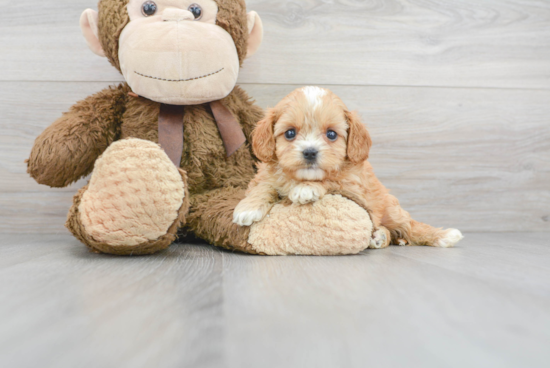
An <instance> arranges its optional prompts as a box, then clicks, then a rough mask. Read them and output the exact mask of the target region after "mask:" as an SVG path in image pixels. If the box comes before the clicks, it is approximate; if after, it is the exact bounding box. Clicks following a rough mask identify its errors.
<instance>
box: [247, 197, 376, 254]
mask: <svg viewBox="0 0 550 368" xmlns="http://www.w3.org/2000/svg"><path fill="white" fill-rule="evenodd" d="M372 230H373V229H372V222H371V221H370V218H369V215H368V213H367V212H366V211H365V210H364V209H363V208H361V207H360V206H359V205H357V204H355V203H354V202H351V201H350V200H348V199H345V198H343V197H342V196H340V195H327V196H325V197H324V198H323V199H322V200H321V201H318V202H315V203H312V204H309V205H296V204H292V205H288V204H286V205H285V204H277V205H275V206H274V207H273V208H272V209H271V212H270V213H269V215H268V217H266V218H265V219H264V220H263V221H262V222H260V223H258V224H256V225H254V226H252V228H251V230H250V237H249V239H248V241H249V243H250V244H251V245H252V248H253V249H254V250H255V251H256V252H258V253H263V254H267V255H279V256H282V255H293V254H299V255H316V256H328V255H344V254H357V253H359V252H361V251H362V250H364V249H367V248H368V247H369V243H370V239H371V234H372Z"/></svg>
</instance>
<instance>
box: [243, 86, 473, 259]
mask: <svg viewBox="0 0 550 368" xmlns="http://www.w3.org/2000/svg"><path fill="white" fill-rule="evenodd" d="M253 142H254V144H253V146H254V147H253V148H254V153H255V154H256V156H257V157H258V158H259V159H260V160H261V161H262V163H261V164H260V165H259V171H258V174H257V176H256V177H255V179H254V180H253V181H252V182H251V183H250V186H249V189H248V192H247V195H246V198H245V199H244V200H242V201H241V202H240V204H239V205H238V206H237V208H236V209H235V213H234V222H235V223H237V224H239V225H241V226H250V225H252V224H253V223H254V222H257V221H260V220H262V219H263V218H264V217H265V216H266V215H267V213H268V212H269V210H270V209H271V207H272V206H273V204H274V203H276V202H277V201H279V200H280V198H285V197H288V198H289V199H290V200H291V201H292V202H294V203H300V204H307V203H310V202H314V201H317V200H319V199H320V198H322V197H323V196H324V195H325V194H327V193H329V192H344V193H348V194H349V197H351V198H356V199H358V200H360V201H362V202H363V204H364V205H365V206H366V207H367V208H369V209H370V210H371V217H372V220H373V222H374V225H375V228H377V229H378V230H377V231H376V232H375V233H374V234H373V240H372V242H371V247H372V248H384V247H387V246H388V245H389V244H390V243H393V244H399V245H429V246H435V247H452V246H454V245H455V244H456V243H457V242H458V241H460V240H461V239H462V233H461V232H460V231H459V230H456V229H448V230H442V229H436V228H434V227H432V226H430V225H426V224H423V223H420V222H417V221H415V220H413V219H412V218H411V216H410V215H409V214H408V213H407V212H406V211H405V210H403V209H402V208H401V207H400V205H399V201H398V200H397V198H395V197H394V196H392V195H390V194H389V191H388V190H387V189H386V188H385V187H384V186H383V185H382V183H380V181H378V179H377V178H376V176H375V175H374V172H373V170H372V166H371V165H370V164H369V163H368V161H367V159H368V156H369V150H370V146H371V144H372V141H371V138H370V135H369V133H368V131H367V129H366V128H365V126H364V125H363V124H362V123H361V121H360V120H359V117H358V116H357V114H356V113H354V112H350V111H349V110H348V109H347V107H346V106H345V105H344V103H343V102H342V100H340V98H338V97H337V96H336V95H335V94H334V93H332V92H331V91H329V90H327V89H323V88H319V87H305V88H301V89H298V90H296V91H294V92H292V93H291V94H290V95H288V96H287V97H286V98H284V99H283V100H282V101H281V102H280V103H279V104H278V105H277V106H276V107H275V108H273V109H270V110H269V111H268V113H267V115H266V118H265V119H264V120H262V121H261V122H259V123H258V126H257V128H256V130H255V132H254V139H253Z"/></svg>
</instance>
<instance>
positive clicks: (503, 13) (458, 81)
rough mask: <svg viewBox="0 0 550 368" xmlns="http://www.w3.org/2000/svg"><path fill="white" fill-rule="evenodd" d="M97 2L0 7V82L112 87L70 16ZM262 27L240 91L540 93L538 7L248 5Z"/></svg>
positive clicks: (549, 63)
mask: <svg viewBox="0 0 550 368" xmlns="http://www.w3.org/2000/svg"><path fill="white" fill-rule="evenodd" d="M96 4H97V0H72V1H66V2H63V4H62V6H60V3H59V2H56V1H38V0H27V1H25V2H21V1H19V2H17V1H11V2H9V1H5V2H4V3H3V4H2V7H3V11H2V13H1V14H0V49H1V50H2V53H0V65H2V68H0V80H26V81H29V80H30V81H33V80H41V81H60V80H62V81H112V80H119V79H120V78H121V77H120V75H118V73H117V72H116V71H115V69H114V68H112V67H111V66H110V65H109V64H108V62H107V61H106V60H105V59H101V58H99V57H96V56H95V55H93V54H92V53H91V52H90V51H88V50H87V46H86V43H85V41H84V39H83V37H82V35H81V33H80V30H79V28H78V20H79V16H80V13H81V12H82V11H83V10H84V9H85V8H96V6H97V5H96ZM247 5H248V7H249V9H253V10H256V11H258V12H259V14H260V15H261V17H262V18H263V21H264V25H265V42H264V44H263V46H262V48H261V50H260V52H259V53H258V54H257V55H255V56H254V57H253V58H252V59H250V60H249V61H248V62H247V63H246V64H245V68H244V69H243V71H242V75H241V78H240V80H241V83H268V84H353V85H406V86H463V87H465V86H468V87H506V88H510V87H513V88H537V89H550V2H548V1H545V0H528V1H525V0H505V1H501V0H488V1H478V0H448V1H444V2H441V1H431V0H371V1H354V0H336V1H325V0H300V1H299V0H286V1H277V2H274V1H272V0H249V1H247Z"/></svg>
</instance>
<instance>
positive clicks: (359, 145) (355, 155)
mask: <svg viewBox="0 0 550 368" xmlns="http://www.w3.org/2000/svg"><path fill="white" fill-rule="evenodd" d="M345 114H346V119H347V121H348V124H349V133H348V158H349V160H350V161H351V162H353V163H356V164H357V163H361V162H363V161H366V160H367V159H368V158H369V151H370V147H371V146H372V140H371V138H370V134H369V131H368V130H367V128H366V127H365V125H363V123H362V122H361V120H360V119H359V115H357V113H356V112H355V111H353V112H350V111H346V112H345Z"/></svg>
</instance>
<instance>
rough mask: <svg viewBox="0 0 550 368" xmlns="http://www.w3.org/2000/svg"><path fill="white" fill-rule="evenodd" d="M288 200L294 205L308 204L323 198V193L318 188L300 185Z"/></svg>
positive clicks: (294, 189) (293, 190)
mask: <svg viewBox="0 0 550 368" xmlns="http://www.w3.org/2000/svg"><path fill="white" fill-rule="evenodd" d="M288 198H289V199H290V200H291V201H292V203H299V204H306V203H311V202H316V201H318V200H319V198H321V193H320V191H319V189H318V188H316V187H312V186H309V185H298V186H296V187H294V188H293V189H292V191H291V192H290V195H289V196H288Z"/></svg>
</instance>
